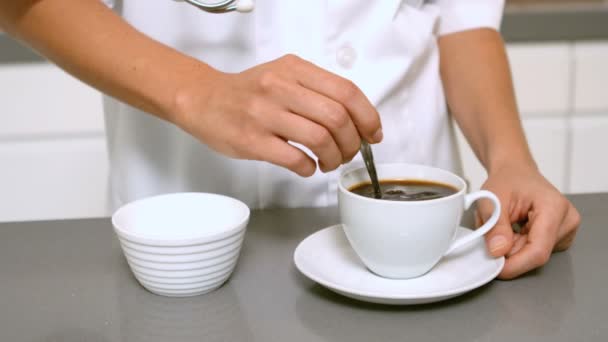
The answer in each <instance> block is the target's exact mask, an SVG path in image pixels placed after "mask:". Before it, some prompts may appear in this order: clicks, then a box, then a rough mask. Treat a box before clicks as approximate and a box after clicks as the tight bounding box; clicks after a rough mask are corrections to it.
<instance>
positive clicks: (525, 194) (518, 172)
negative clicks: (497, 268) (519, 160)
mask: <svg viewBox="0 0 608 342" xmlns="http://www.w3.org/2000/svg"><path fill="white" fill-rule="evenodd" d="M482 188H483V189H486V190H489V191H492V192H493V193H494V194H495V195H496V196H497V197H498V198H499V199H500V201H501V204H502V208H503V211H502V212H501V215H500V218H499V220H498V223H497V224H496V226H495V227H494V228H493V229H492V230H491V231H490V232H489V233H488V234H486V243H487V246H488V250H489V251H490V253H491V254H492V255H493V256H496V257H498V256H505V258H506V262H505V266H504V268H503V269H502V271H501V273H500V274H499V275H498V277H499V278H501V279H512V278H515V277H518V276H520V275H522V274H524V273H526V272H528V271H530V270H533V269H535V268H537V267H540V266H542V265H544V264H545V263H547V261H549V258H550V257H551V253H552V252H559V251H563V250H566V249H568V248H569V247H570V245H571V244H572V242H573V241H574V237H575V235H576V232H577V230H578V228H579V225H580V221H581V217H580V214H579V213H578V211H577V210H576V208H575V207H574V206H573V205H572V203H570V202H569V201H568V200H567V199H566V198H565V197H564V196H563V195H562V194H561V193H560V192H559V191H558V190H557V189H556V188H555V187H554V186H553V185H551V183H549V182H548V181H547V180H546V179H545V178H544V177H543V176H542V175H541V174H540V172H539V171H538V170H537V169H536V167H533V166H529V167H525V166H524V167H522V166H520V165H513V166H508V167H503V168H501V169H498V170H496V171H494V172H490V174H489V175H488V179H487V181H486V182H485V184H484V185H483V187H482ZM492 210H493V208H492V205H491V204H490V203H489V202H486V201H482V202H480V204H479V206H478V208H477V211H476V215H475V216H476V221H477V224H478V225H480V224H481V222H482V221H485V219H487V218H488V217H490V215H491V213H492ZM514 223H520V224H521V230H520V231H519V232H514V231H513V229H512V224H514Z"/></svg>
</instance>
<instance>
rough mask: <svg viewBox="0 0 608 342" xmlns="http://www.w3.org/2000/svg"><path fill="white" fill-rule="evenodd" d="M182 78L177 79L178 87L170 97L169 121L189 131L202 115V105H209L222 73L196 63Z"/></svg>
mask: <svg viewBox="0 0 608 342" xmlns="http://www.w3.org/2000/svg"><path fill="white" fill-rule="evenodd" d="M196 64H197V65H194V66H192V67H191V68H190V70H189V71H186V72H184V73H183V74H182V76H178V77H177V78H176V85H175V86H174V87H173V88H172V89H173V91H172V93H171V95H170V96H169V103H167V104H166V111H167V113H168V118H169V120H170V121H171V122H172V123H174V124H175V125H177V126H178V127H180V128H182V129H185V130H188V127H190V123H191V122H192V120H193V116H194V115H200V114H202V113H200V110H202V106H201V104H206V103H208V102H209V101H208V99H209V98H210V96H211V93H212V91H213V85H214V84H215V83H217V79H218V78H219V77H220V76H221V75H222V74H223V73H222V72H220V71H218V70H216V69H214V68H212V67H210V66H208V65H206V64H204V63H202V62H199V61H196Z"/></svg>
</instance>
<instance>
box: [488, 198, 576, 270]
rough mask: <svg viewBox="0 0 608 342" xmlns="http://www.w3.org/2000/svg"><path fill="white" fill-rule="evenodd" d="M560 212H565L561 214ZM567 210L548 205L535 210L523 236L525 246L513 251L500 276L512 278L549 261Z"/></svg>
mask: <svg viewBox="0 0 608 342" xmlns="http://www.w3.org/2000/svg"><path fill="white" fill-rule="evenodd" d="M560 212H563V213H564V214H561V215H560V214H559V213H560ZM565 212H566V210H563V211H561V210H559V209H556V208H547V207H545V208H542V209H539V210H538V211H537V212H533V213H532V215H530V220H529V222H528V225H529V227H530V228H529V231H528V234H527V235H526V234H524V236H522V238H521V239H524V238H526V242H525V244H524V246H523V247H521V250H519V251H518V252H514V253H511V256H510V257H509V258H507V260H506V262H505V266H504V268H503V269H502V271H501V273H500V274H499V275H498V277H499V278H501V279H512V278H515V277H518V276H520V275H522V274H524V273H526V272H528V271H530V270H533V269H535V268H537V267H540V266H542V265H544V264H545V263H547V261H548V260H549V258H550V257H551V252H552V250H553V246H554V245H555V242H556V238H557V235H558V234H557V233H558V232H557V231H558V229H559V227H560V224H561V223H562V221H563V219H564V216H565Z"/></svg>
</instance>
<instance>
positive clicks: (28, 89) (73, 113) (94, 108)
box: [0, 63, 103, 139]
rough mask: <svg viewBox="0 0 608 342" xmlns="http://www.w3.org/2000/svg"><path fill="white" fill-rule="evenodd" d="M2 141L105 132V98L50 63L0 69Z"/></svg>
mask: <svg viewBox="0 0 608 342" xmlns="http://www.w3.org/2000/svg"><path fill="white" fill-rule="evenodd" d="M0 103H1V105H0V137H2V138H4V139H7V138H11V137H14V138H19V139H22V138H23V137H24V136H32V137H40V136H49V135H53V136H59V135H62V134H76V135H82V134H90V133H96V134H99V133H102V132H103V116H102V108H101V96H100V94H99V92H97V91H95V90H93V89H92V88H90V87H88V86H86V85H85V84H83V83H81V82H80V81H78V80H77V79H75V78H73V77H72V76H70V75H68V74H66V73H65V72H63V71H62V70H61V69H59V68H57V67H55V66H52V65H51V64H48V63H24V64H5V65H0Z"/></svg>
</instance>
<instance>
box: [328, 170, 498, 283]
mask: <svg viewBox="0 0 608 342" xmlns="http://www.w3.org/2000/svg"><path fill="white" fill-rule="evenodd" d="M376 171H377V173H378V178H379V179H380V180H396V179H399V180H424V181H431V182H437V183H442V184H446V185H450V186H452V187H454V188H456V189H457V190H458V191H457V192H456V193H454V194H452V195H449V196H446V197H442V198H437V199H430V200H422V201H390V200H382V199H374V198H368V197H364V196H361V195H357V194H355V193H353V192H351V191H349V189H350V188H352V187H353V186H355V185H357V184H361V183H363V182H369V176H368V173H367V170H366V169H365V168H357V169H353V170H348V171H345V172H344V173H342V175H341V176H340V180H339V182H338V188H339V190H338V205H339V211H340V220H341V222H342V225H343V227H344V232H345V233H346V236H347V238H348V240H349V242H350V244H351V246H352V248H353V249H354V250H355V252H356V253H357V255H358V256H359V257H360V258H361V260H362V261H363V263H364V264H365V265H366V266H367V267H368V268H369V269H370V270H371V271H372V272H374V273H376V274H378V275H380V276H382V277H387V278H397V279H405V278H414V277H418V276H421V275H423V274H425V273H426V272H428V271H430V270H431V269H432V268H433V266H435V265H436V264H437V263H438V262H439V260H440V259H441V258H442V257H443V256H445V255H447V254H449V253H451V252H453V251H454V250H456V249H457V248H459V247H462V246H464V245H465V244H467V243H469V242H471V241H473V240H475V239H478V238H480V237H482V236H483V235H484V234H486V233H487V232H488V231H489V230H490V229H492V227H494V225H495V224H496V222H497V221H498V216H499V214H500V202H499V201H498V198H497V197H496V196H495V195H494V194H492V193H491V192H489V191H485V190H482V191H477V192H474V193H471V194H466V191H467V188H466V182H465V181H464V180H463V179H462V178H460V177H458V176H457V175H455V174H453V173H451V172H448V171H445V170H442V169H438V168H434V167H429V166H423V165H414V164H401V163H399V164H378V165H377V166H376ZM482 198H487V199H489V200H490V201H492V202H493V204H494V212H493V213H492V215H491V217H490V218H489V219H488V220H487V221H486V222H485V223H484V225H482V226H481V227H479V228H478V229H477V230H475V231H474V232H473V233H471V234H468V235H466V236H464V237H461V238H459V239H457V240H455V239H454V238H455V235H456V231H457V228H458V227H459V225H460V220H461V218H462V214H463V212H464V210H465V209H468V208H469V207H470V206H471V204H473V202H475V201H476V200H478V199H482Z"/></svg>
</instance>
